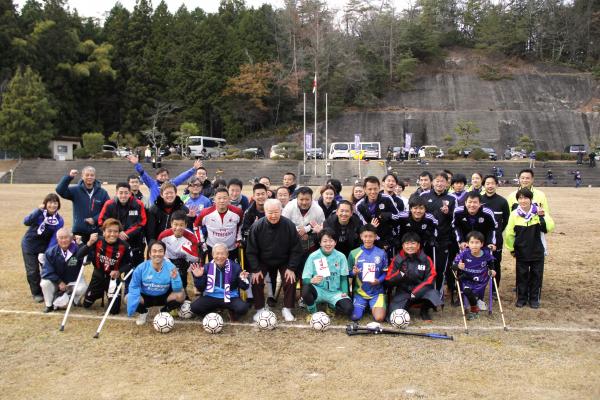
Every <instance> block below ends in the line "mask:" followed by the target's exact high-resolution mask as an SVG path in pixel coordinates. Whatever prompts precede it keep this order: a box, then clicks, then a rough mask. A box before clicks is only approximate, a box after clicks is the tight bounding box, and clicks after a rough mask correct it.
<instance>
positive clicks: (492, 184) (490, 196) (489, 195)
mask: <svg viewBox="0 0 600 400" xmlns="http://www.w3.org/2000/svg"><path fill="white" fill-rule="evenodd" d="M483 186H484V187H485V193H484V195H483V196H481V202H482V203H483V205H484V206H486V207H487V208H489V209H490V210H492V211H493V212H494V218H496V222H497V223H498V230H497V232H496V251H494V252H493V253H492V254H493V256H494V258H495V259H496V262H495V263H494V271H496V282H497V284H498V285H500V278H501V276H502V269H501V267H500V263H501V262H502V245H503V244H504V240H503V237H502V232H504V229H505V228H506V225H507V224H508V218H509V217H510V208H509V207H508V201H506V199H505V198H504V197H502V196H500V195H499V194H498V193H496V189H497V187H498V178H496V177H495V176H494V175H487V176H486V177H485V178H483Z"/></svg>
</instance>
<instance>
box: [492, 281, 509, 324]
mask: <svg viewBox="0 0 600 400" xmlns="http://www.w3.org/2000/svg"><path fill="white" fill-rule="evenodd" d="M492 279H493V280H494V288H496V297H498V308H499V309H500V316H501V317H502V326H503V327H504V330H505V331H508V327H507V326H506V321H505V320H504V310H502V300H500V292H498V283H497V282H496V277H495V276H492Z"/></svg>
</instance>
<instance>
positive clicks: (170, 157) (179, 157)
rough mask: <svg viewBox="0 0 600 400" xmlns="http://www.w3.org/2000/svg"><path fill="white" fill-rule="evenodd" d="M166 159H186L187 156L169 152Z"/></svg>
mask: <svg viewBox="0 0 600 400" xmlns="http://www.w3.org/2000/svg"><path fill="white" fill-rule="evenodd" d="M164 159H165V160H185V158H184V157H182V156H181V154H169V155H168V156H166V157H165V158H164Z"/></svg>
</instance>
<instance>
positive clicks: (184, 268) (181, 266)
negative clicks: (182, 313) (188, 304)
mask: <svg viewBox="0 0 600 400" xmlns="http://www.w3.org/2000/svg"><path fill="white" fill-rule="evenodd" d="M170 261H171V262H172V263H173V264H174V265H175V266H176V267H177V269H178V270H179V276H180V277H181V283H182V284H183V292H184V293H185V298H186V299H188V298H189V297H188V294H187V285H188V268H189V267H190V263H189V262H187V260H186V259H184V258H176V259H173V260H170Z"/></svg>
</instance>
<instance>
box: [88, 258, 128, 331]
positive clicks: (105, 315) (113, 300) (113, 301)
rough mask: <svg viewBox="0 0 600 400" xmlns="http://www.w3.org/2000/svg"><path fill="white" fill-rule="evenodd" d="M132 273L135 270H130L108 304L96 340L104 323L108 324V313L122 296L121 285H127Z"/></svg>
mask: <svg viewBox="0 0 600 400" xmlns="http://www.w3.org/2000/svg"><path fill="white" fill-rule="evenodd" d="M132 273H133V268H132V269H130V270H129V272H128V273H127V275H125V278H123V279H121V282H119V286H117V290H115V295H114V296H113V297H112V299H111V300H110V303H108V307H107V308H106V311H105V312H104V316H103V317H102V321H100V325H98V329H97V330H96V334H95V335H94V339H98V338H99V337H100V331H101V330H102V327H103V326H104V323H105V322H106V318H108V313H109V312H110V310H111V309H112V307H113V304H115V301H117V297H119V295H120V294H119V292H120V290H121V285H123V283H125V281H126V280H127V278H129V275H131V274H132Z"/></svg>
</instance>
